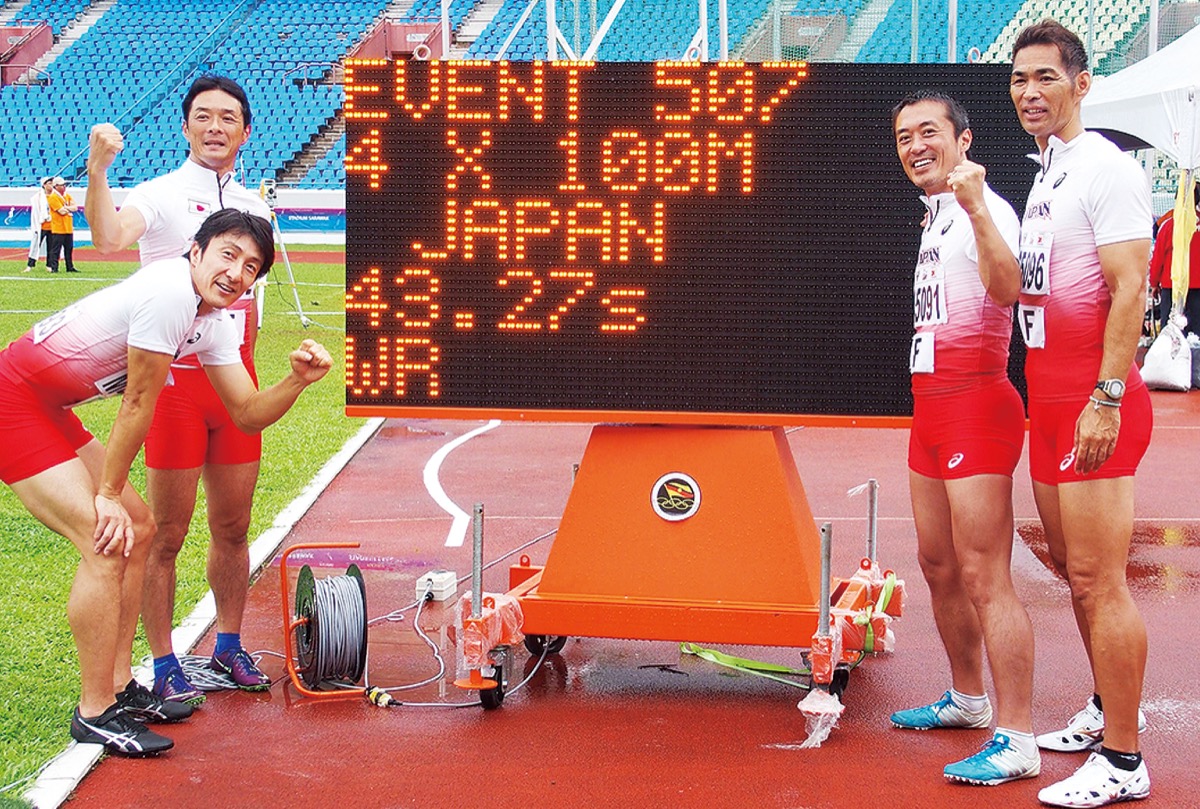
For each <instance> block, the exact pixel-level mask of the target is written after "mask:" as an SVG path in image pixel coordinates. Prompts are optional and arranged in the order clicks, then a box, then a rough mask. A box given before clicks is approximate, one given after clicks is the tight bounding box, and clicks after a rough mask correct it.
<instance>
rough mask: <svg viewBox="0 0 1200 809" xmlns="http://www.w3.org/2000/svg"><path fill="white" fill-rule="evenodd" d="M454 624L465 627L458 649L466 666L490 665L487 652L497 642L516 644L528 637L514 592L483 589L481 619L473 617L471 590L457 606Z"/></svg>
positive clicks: (504, 644) (506, 644) (503, 644)
mask: <svg viewBox="0 0 1200 809" xmlns="http://www.w3.org/2000/svg"><path fill="white" fill-rule="evenodd" d="M455 610H456V615H455V624H457V625H458V626H459V627H461V628H462V630H461V636H460V642H459V651H460V655H461V662H462V664H463V665H464V666H465V667H466V668H471V669H477V668H481V667H483V666H487V665H491V663H492V661H491V659H490V658H489V656H488V653H489V652H491V650H492V649H495V648H496V647H497V646H513V645H515V644H518V643H520V642H521V641H523V640H524V639H525V635H524V634H523V633H522V632H521V626H522V625H523V624H524V623H525V616H524V615H522V613H521V605H520V603H519V602H518V601H517V599H516V598H515V597H514V596H510V595H504V594H501V593H484V594H483V609H482V610H481V611H480V615H479V619H478V620H472V619H471V592H470V591H469V590H468V591H467V592H466V593H464V594H463V597H462V598H460V599H459V600H458V604H457V605H456V607H455Z"/></svg>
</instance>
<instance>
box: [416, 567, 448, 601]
mask: <svg viewBox="0 0 1200 809" xmlns="http://www.w3.org/2000/svg"><path fill="white" fill-rule="evenodd" d="M416 590H417V598H424V597H425V592H426V591H427V590H428V591H429V593H430V595H432V596H433V600H434V601H445V600H446V599H448V598H453V597H454V594H455V593H456V592H458V577H457V576H455V575H454V571H453V570H431V571H429V572H428V573H426V574H425V575H424V576H422V577H421V578H419V579H417V588H416Z"/></svg>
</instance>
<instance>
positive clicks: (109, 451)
mask: <svg viewBox="0 0 1200 809" xmlns="http://www.w3.org/2000/svg"><path fill="white" fill-rule="evenodd" d="M273 259H274V244H273V241H272V234H271V226H270V224H269V223H268V222H267V221H266V220H265V219H262V218H260V217H256V216H252V215H250V214H245V213H242V212H241V211H222V212H221V213H219V214H216V215H214V216H213V217H211V218H210V219H209V220H208V221H206V222H205V223H204V225H203V226H202V227H201V228H200V231H199V232H198V233H197V234H196V242H195V245H194V246H193V247H192V248H191V250H190V251H189V252H188V255H187V256H186V257H183V258H179V257H177V258H173V259H167V260H164V261H159V262H154V263H151V264H149V265H147V266H145V267H143V268H142V269H140V270H138V271H137V272H135V273H134V274H133V275H131V276H130V277H129V278H127V279H126V280H124V281H122V282H120V283H119V284H116V285H114V286H111V287H108V288H106V289H102V290H100V291H98V292H95V293H93V294H91V295H89V296H87V297H86V298H83V299H82V300H80V301H78V302H76V303H74V304H72V305H70V306H68V307H67V308H66V309H63V310H62V311H60V312H58V313H56V314H54V315H51V316H50V317H48V318H46V319H45V320H42V321H41V322H39V323H37V324H35V325H34V326H33V328H32V329H30V330H29V331H28V332H26V333H25V334H24V335H23V336H22V337H21V338H19V339H18V340H16V341H15V342H14V343H12V344H11V345H10V346H9V347H8V348H6V349H4V350H3V351H0V411H2V412H4V414H5V418H4V420H3V421H0V446H3V447H5V451H4V452H2V453H0V479H2V480H3V481H4V482H5V483H7V484H8V485H9V486H10V487H11V488H12V490H13V492H14V493H15V494H16V495H17V497H19V498H20V500H21V502H22V503H23V504H24V505H25V507H26V508H27V509H29V512H30V513H31V514H33V516H35V517H37V519H38V520H40V521H41V522H42V524H44V525H45V526H46V527H47V528H49V529H50V530H52V531H54V532H55V533H57V534H60V535H62V536H64V537H66V538H67V539H69V540H70V541H71V543H72V544H73V545H74V546H75V548H76V550H77V551H78V552H79V556H80V563H79V568H78V571H77V572H76V575H75V581H74V584H73V585H72V587H71V596H70V599H69V600H68V602H67V616H68V620H69V623H70V626H71V632H72V634H73V635H74V638H75V645H76V649H77V650H78V654H79V668H80V679H81V693H80V699H79V703H78V706H77V708H76V710H75V713H74V716H73V717H72V721H71V735H72V736H73V737H74V738H75V739H76V740H78V741H80V742H84V743H95V744H102V745H104V746H105V748H107V749H108V750H109V751H111V752H114V753H118V754H121V755H129V756H143V755H152V754H155V753H161V752H163V751H165V750H169V749H170V748H171V747H172V746H173V745H172V742H171V740H170V739H168V738H166V737H164V736H160V735H159V734H157V733H154V732H153V731H151V730H149V729H147V728H146V727H145V726H144V725H143V724H142V721H152V722H174V721H179V720H182V719H186V718H187V717H188V716H189V715H190V714H191V713H192V709H191V707H190V706H187V705H182V704H173V703H166V702H164V701H163V700H161V699H160V698H158V697H156V696H155V695H153V694H152V693H151V692H150V691H148V690H147V689H146V688H144V687H143V686H141V685H139V684H138V683H137V681H136V680H134V679H133V674H132V672H131V671H130V657H131V654H132V646H133V636H134V632H135V631H136V629H137V619H138V612H139V607H140V604H141V599H142V578H143V572H144V567H145V562H146V557H147V553H148V551H149V548H150V542H151V539H152V537H153V535H154V530H155V526H154V520H153V518H152V516H151V514H150V510H149V509H148V508H147V507H146V504H145V503H144V502H143V501H142V499H141V497H139V496H138V494H137V492H135V491H134V490H133V488H132V487H131V486H130V485H129V481H128V478H129V468H130V466H131V465H132V463H133V460H134V458H135V457H136V455H137V453H138V450H139V449H140V448H141V446H142V443H143V441H144V440H145V437H146V434H147V432H148V431H149V429H150V422H151V419H152V418H153V414H154V408H155V402H156V400H157V399H158V397H159V394H160V392H161V391H162V390H163V387H164V386H168V387H169V379H170V375H171V364H172V362H173V361H175V360H177V359H179V358H181V357H184V356H195V357H197V358H198V359H199V361H200V362H201V363H202V365H203V370H202V373H206V374H207V375H208V377H209V378H210V379H211V380H212V383H213V388H214V390H215V391H216V394H217V396H219V397H220V400H221V401H222V402H223V403H224V406H225V408H226V409H227V410H228V412H229V413H230V414H232V417H233V419H234V421H235V423H236V424H237V425H238V427H239V428H240V429H242V430H245V431H247V432H254V433H257V432H258V431H260V430H262V429H263V428H265V427H267V426H268V425H270V424H272V423H274V422H275V421H277V420H278V419H279V418H280V417H281V416H283V414H284V413H286V412H287V410H288V409H289V408H290V407H291V406H292V404H293V403H295V401H296V399H297V397H298V396H299V395H300V393H301V391H303V390H304V389H305V388H306V387H307V386H308V385H310V384H312V383H313V382H316V381H317V380H319V379H321V377H323V376H324V375H325V374H326V373H327V372H328V371H329V368H330V366H331V364H332V361H331V360H330V357H329V354H328V352H327V351H326V350H325V349H324V348H323V347H321V346H320V345H318V344H316V343H314V342H313V341H311V340H305V341H304V342H303V343H302V344H301V345H300V347H299V348H298V349H296V350H295V351H293V352H292V353H291V357H290V360H291V372H290V373H289V374H288V375H287V376H286V377H284V378H283V379H282V380H281V381H279V382H277V383H276V384H274V385H272V386H271V387H269V388H266V389H264V390H262V391H259V390H257V389H256V387H255V384H254V381H253V380H252V379H251V378H250V375H249V373H248V372H247V371H246V368H245V366H244V365H243V364H242V361H241V355H240V353H239V351H238V344H239V343H240V342H241V335H240V334H239V333H238V330H237V327H236V326H235V324H234V322H233V319H232V318H231V316H230V314H229V312H228V311H227V310H226V307H228V306H229V305H230V304H232V303H233V302H234V301H236V300H237V299H238V298H239V297H240V296H241V294H242V293H243V292H244V291H245V290H246V289H247V288H248V287H249V286H250V285H251V284H253V283H254V281H255V280H256V279H257V278H258V277H260V276H261V275H262V274H263V273H265V272H266V271H267V270H268V269H269V268H270V266H271V262H272V261H273ZM115 395H121V396H122V401H121V407H120V409H119V410H118V412H117V417H116V420H115V422H114V423H113V427H112V431H111V433H110V434H109V439H108V443H107V447H106V446H105V445H103V444H101V443H100V442H99V441H98V440H96V439H95V438H94V437H93V436H92V435H91V434H90V433H89V432H88V431H87V430H86V429H85V428H84V426H83V424H82V423H81V422H80V421H79V419H78V417H76V416H75V415H74V413H73V412H72V409H71V408H73V407H75V406H77V405H79V404H82V403H84V402H88V401H91V400H93V399H97V398H101V397H104V396H115Z"/></svg>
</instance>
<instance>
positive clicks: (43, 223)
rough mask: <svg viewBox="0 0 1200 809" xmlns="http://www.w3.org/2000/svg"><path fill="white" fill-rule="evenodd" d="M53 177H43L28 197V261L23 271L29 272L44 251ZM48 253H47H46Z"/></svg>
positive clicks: (48, 223)
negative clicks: (39, 184)
mask: <svg viewBox="0 0 1200 809" xmlns="http://www.w3.org/2000/svg"><path fill="white" fill-rule="evenodd" d="M53 180H54V178H53V177H43V178H42V182H41V187H40V188H39V189H38V190H37V191H35V192H33V196H32V197H30V198H29V231H30V235H29V261H28V263H27V264H26V265H25V272H29V271H30V270H32V269H33V267H34V265H35V264H37V259H38V256H39V255H42V254H43V253H46V251H47V249H48V247H47V243H48V241H49V237H50V201H49V200H50V192H51V191H52V190H53V188H54V186H53V185H52V181H53ZM47 255H48V254H47Z"/></svg>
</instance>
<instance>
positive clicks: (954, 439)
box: [892, 91, 1041, 785]
mask: <svg viewBox="0 0 1200 809" xmlns="http://www.w3.org/2000/svg"><path fill="white" fill-rule="evenodd" d="M969 125H970V124H969V121H968V119H967V114H966V112H965V111H964V110H963V109H962V107H961V106H960V105H959V103H958V102H957V101H956V100H954V99H953V98H951V97H949V96H946V95H944V94H941V93H935V92H929V91H925V92H921V93H918V94H916V95H913V96H909V97H907V98H905V99H903V100H902V101H900V103H898V104H897V105H896V106H895V107H894V108H893V110H892V128H893V132H894V134H895V136H896V152H897V154H898V155H899V157H900V162H901V164H902V165H903V167H904V172H905V174H907V175H908V178H909V180H911V181H912V183H913V185H915V186H917V188H919V189H921V191H922V192H923V196H922V197H921V201H922V202H923V203H924V205H925V209H926V212H925V218H924V222H923V227H922V233H921V248H920V253H919V255H918V259H917V268H916V276H915V279H914V283H913V293H914V323H913V325H914V332H915V333H914V335H913V340H912V347H911V351H910V370H911V372H912V391H913V423H912V431H911V434H910V437H909V453H908V467H909V488H910V492H911V496H912V507H913V518H914V520H915V522H916V528H917V550H918V555H919V558H920V562H921V571H922V573H923V574H924V576H925V581H926V582H927V583H928V585H929V592H930V597H931V601H932V605H933V616H934V622H935V623H936V624H937V628H938V633H939V634H940V636H941V639H942V645H943V647H945V649H946V655H947V657H948V658H949V660H950V681H951V687H950V689H949V690H947V691H946V693H945V694H944V695H943V696H942V697H941V699H939V700H937V701H936V702H933V703H932V704H930V705H925V706H922V707H919V708H910V709H908V710H903V711H897V712H896V713H894V714H892V724H894V725H895V726H896V727H899V728H909V729H914V730H930V729H935V728H984V727H988V726H989V724H990V723H991V719H992V708H991V703H990V702H989V700H988V697H987V692H986V691H985V689H984V682H983V659H982V650H983V649H986V650H987V656H988V663H989V664H990V668H991V672H992V680H993V682H994V684H995V688H996V703H997V710H996V720H997V722H996V731H995V733H994V734H993V736H992V738H991V740H989V741H988V742H987V744H985V745H984V746H983V748H982V749H981V750H980V751H979V752H978V753H976V754H974V755H972V756H969V757H967V758H965V759H963V760H962V761H958V762H955V763H953V764H949V765H947V766H946V768H945V770H944V771H943V772H944V775H945V776H946V777H947V778H949V779H951V780H955V781H962V782H966V783H972V784H984V785H994V784H1001V783H1004V782H1006V781H1013V780H1016V779H1019V778H1030V777H1033V776H1035V775H1037V774H1038V772H1039V770H1040V766H1041V759H1040V757H1039V755H1038V750H1037V745H1036V744H1035V743H1034V737H1033V729H1032V725H1031V720H1030V710H1031V709H1030V701H1031V697H1032V691H1033V628H1032V626H1031V625H1030V623H1029V616H1028V615H1027V614H1026V613H1025V608H1024V607H1023V606H1022V605H1021V602H1020V601H1019V600H1018V598H1017V594H1016V591H1015V590H1014V589H1013V583H1012V577H1011V574H1010V565H1011V561H1012V542H1013V508H1012V474H1013V470H1014V469H1015V468H1016V465H1017V461H1018V460H1019V459H1020V457H1021V447H1022V445H1023V444H1024V440H1025V419H1024V409H1023V405H1022V403H1021V397H1020V396H1019V395H1018V394H1017V391H1016V389H1015V388H1014V387H1013V385H1012V382H1011V381H1009V379H1008V373H1007V368H1008V345H1009V340H1010V338H1011V336H1012V305H1013V303H1015V302H1016V299H1017V292H1018V289H1019V287H1020V270H1019V267H1018V265H1017V259H1016V249H1017V245H1018V240H1019V225H1018V222H1017V215H1016V213H1015V212H1014V211H1013V209H1012V206H1011V205H1009V204H1008V203H1007V202H1005V201H1004V200H1003V199H1001V198H1000V197H999V195H997V194H996V193H995V192H994V191H992V189H991V188H990V187H989V186H988V185H987V183H986V182H984V176H985V171H984V168H983V166H980V165H979V164H977V163H973V162H972V161H970V160H969V159H968V158H967V150H968V149H969V148H970V147H971V140H972V134H971V130H970V128H969Z"/></svg>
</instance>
